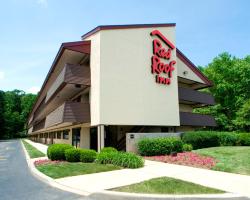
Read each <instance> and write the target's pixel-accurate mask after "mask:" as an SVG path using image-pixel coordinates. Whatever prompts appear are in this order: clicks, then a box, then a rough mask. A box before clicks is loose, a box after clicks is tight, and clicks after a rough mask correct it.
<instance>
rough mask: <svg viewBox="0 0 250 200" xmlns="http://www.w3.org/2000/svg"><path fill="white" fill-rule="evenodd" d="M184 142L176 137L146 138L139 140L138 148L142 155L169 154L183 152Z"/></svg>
mask: <svg viewBox="0 0 250 200" xmlns="http://www.w3.org/2000/svg"><path fill="white" fill-rule="evenodd" d="M182 148H183V142H182V141H181V139H179V138H176V137H164V138H145V139H142V140H140V141H139V142H138V150H139V153H140V154H141V155H142V156H157V155H169V154H170V153H172V152H182Z"/></svg>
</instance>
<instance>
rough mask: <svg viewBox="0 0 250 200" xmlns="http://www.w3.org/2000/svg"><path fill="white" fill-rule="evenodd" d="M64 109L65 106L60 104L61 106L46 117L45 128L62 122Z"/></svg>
mask: <svg viewBox="0 0 250 200" xmlns="http://www.w3.org/2000/svg"><path fill="white" fill-rule="evenodd" d="M64 107H65V104H62V105H61V106H59V107H57V108H56V109H55V110H53V111H52V112H51V113H50V114H48V115H47V117H46V122H45V127H46V128H48V127H51V126H54V125H56V124H60V123H62V122H63V114H64Z"/></svg>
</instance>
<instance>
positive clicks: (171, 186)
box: [112, 177, 224, 194]
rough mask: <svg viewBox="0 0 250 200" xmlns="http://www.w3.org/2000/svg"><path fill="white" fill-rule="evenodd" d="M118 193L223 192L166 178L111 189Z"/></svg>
mask: <svg viewBox="0 0 250 200" xmlns="http://www.w3.org/2000/svg"><path fill="white" fill-rule="evenodd" d="M112 190H113V191H118V192H131V193H148V194H216V193H224V192H223V191H220V190H217V189H213V188H208V187H204V186H201V185H197V184H194V183H190V182H186V181H182V180H178V179H173V178H168V177H161V178H154V179H150V180H148V181H144V182H141V183H137V184H133V185H128V186H124V187H120V188H115V189H112Z"/></svg>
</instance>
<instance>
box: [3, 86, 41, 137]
mask: <svg viewBox="0 0 250 200" xmlns="http://www.w3.org/2000/svg"><path fill="white" fill-rule="evenodd" d="M36 96H37V95H34V94H26V93H25V92H24V91H22V90H13V91H6V92H4V91H1V90H0V139H9V138H15V137H20V136H24V135H25V134H26V121H27V118H28V115H29V113H30V111H31V108H32V105H33V103H34V101H35V99H36Z"/></svg>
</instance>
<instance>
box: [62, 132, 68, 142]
mask: <svg viewBox="0 0 250 200" xmlns="http://www.w3.org/2000/svg"><path fill="white" fill-rule="evenodd" d="M63 139H64V140H68V139H69V130H64V131H63Z"/></svg>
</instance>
